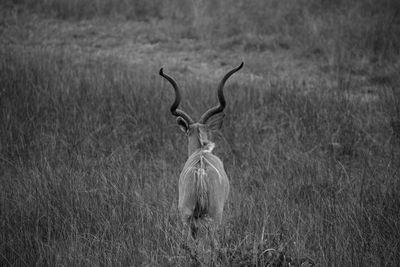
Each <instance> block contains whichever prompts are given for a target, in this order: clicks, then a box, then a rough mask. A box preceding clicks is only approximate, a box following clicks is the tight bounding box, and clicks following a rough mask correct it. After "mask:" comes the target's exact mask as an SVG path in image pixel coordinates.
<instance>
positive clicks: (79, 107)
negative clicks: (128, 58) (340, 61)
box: [0, 49, 400, 266]
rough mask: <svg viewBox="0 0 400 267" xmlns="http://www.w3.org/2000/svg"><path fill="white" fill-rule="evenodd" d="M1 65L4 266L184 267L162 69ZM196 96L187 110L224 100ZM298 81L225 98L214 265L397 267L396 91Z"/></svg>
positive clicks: (174, 141)
mask: <svg viewBox="0 0 400 267" xmlns="http://www.w3.org/2000/svg"><path fill="white" fill-rule="evenodd" d="M0 58H1V62H0V73H1V76H0V77H1V78H0V87H1V88H2V91H1V105H0V106H1V108H0V109H1V112H0V116H1V117H0V118H1V124H0V136H1V138H0V139H1V151H0V153H1V154H0V155H1V158H0V164H1V165H0V166H1V187H0V190H1V215H0V221H1V235H2V237H1V240H2V242H1V246H0V255H1V257H0V261H1V262H2V265H32V264H35V265H48V266H55V265H72V266H77V265H84V266H88V265H89V266H93V265H95V266H97V265H112V266H127V265H142V264H145V265H174V266H175V265H185V263H186V262H187V259H188V257H189V256H187V255H186V254H185V252H182V249H181V240H182V237H181V233H180V230H179V229H180V227H181V226H180V225H179V222H178V221H179V219H178V216H177V211H176V202H177V177H178V174H179V170H180V166H182V165H183V163H184V161H185V158H186V155H185V154H186V144H185V138H184V137H183V136H181V134H180V131H179V130H178V129H177V127H176V125H175V123H174V119H173V117H172V116H171V115H170V114H169V112H168V108H169V104H170V101H171V100H172V92H171V90H170V88H169V87H168V85H167V84H164V83H162V82H161V79H160V77H158V76H157V71H156V70H149V69H143V68H141V67H136V68H133V69H132V68H131V67H130V68H127V67H126V66H123V65H121V64H119V63H118V62H107V63H98V64H93V65H91V66H87V65H76V64H75V63H73V62H71V61H69V59H68V57H67V56H66V55H63V54H57V53H49V52H48V51H35V52H22V53H21V51H17V50H14V49H6V50H5V49H3V50H2V51H1V57H0ZM189 85H190V82H189ZM191 85H192V86H189V89H188V91H187V92H186V93H185V96H184V99H185V102H184V107H185V106H186V107H187V106H188V104H190V105H191V106H192V107H194V108H195V109H198V110H204V109H205V107H207V106H209V105H210V103H213V102H215V99H214V97H215V96H214V92H212V91H207V92H204V91H201V90H200V88H199V87H198V86H199V85H196V84H191ZM301 86H302V85H297V84H290V85H288V84H286V83H285V81H276V82H275V83H274V84H271V85H269V86H266V87H264V88H253V87H251V86H239V85H238V84H236V83H235V82H234V81H231V83H230V85H228V87H227V90H226V96H227V100H228V103H229V106H228V107H227V111H226V114H227V118H226V121H225V123H224V129H223V135H221V136H219V138H217V145H218V146H217V154H218V155H220V156H221V158H222V159H223V160H224V162H225V166H226V169H227V172H228V175H229V177H230V179H231V183H232V192H231V195H230V200H229V203H228V209H227V212H226V226H225V227H224V230H223V231H222V233H221V237H220V240H221V246H222V250H221V251H222V252H221V254H220V257H219V263H220V264H224V265H231V264H256V263H257V261H259V260H260V258H258V257H257V256H255V255H259V253H260V252H262V249H264V248H266V247H270V248H275V249H279V250H280V251H281V252H282V253H285V254H286V255H291V256H292V257H303V256H307V257H311V258H312V259H314V260H315V261H316V263H317V264H319V265H322V266H329V265H335V266H349V265H374V266H376V265H380V266H384V265H391V266H393V265H396V263H397V262H398V261H399V254H398V253H397V251H398V240H399V238H400V229H399V219H400V213H399V204H400V202H399V201H400V196H399V192H400V190H399V185H400V184H399V179H398V170H399V166H400V162H399V157H398V155H399V150H400V147H399V139H398V136H397V137H396V135H395V134H394V132H393V130H392V129H391V128H390V127H391V126H390V121H389V120H388V114H389V113H390V112H391V111H390V110H389V109H390V106H389V105H388V104H387V103H392V102H390V101H391V100H390V99H391V98H390V94H388V95H386V97H385V95H382V97H381V98H380V99H378V100H376V101H370V102H362V101H355V100H354V99H353V100H349V99H348V98H346V95H345V94H344V93H343V91H341V90H338V91H336V92H331V93H330V92H329V91H326V92H325V93H323V92H321V91H319V92H315V93H309V94H304V93H302V92H301V91H302V90H301V89H302V88H301ZM260 244H262V246H261V248H259V245H260ZM257 249H259V251H258V250H257Z"/></svg>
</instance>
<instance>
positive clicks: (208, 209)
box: [159, 62, 244, 239]
mask: <svg viewBox="0 0 400 267" xmlns="http://www.w3.org/2000/svg"><path fill="white" fill-rule="evenodd" d="M243 64H244V63H243V62H242V63H241V64H240V65H239V66H237V67H236V68H234V69H232V70H231V71H229V72H228V73H227V74H225V76H224V77H223V79H222V80H221V82H220V84H219V87H218V91H217V92H218V100H219V104H218V105H217V106H215V107H212V108H210V109H209V110H207V111H206V112H205V113H204V114H203V115H202V116H201V117H200V119H199V120H198V122H195V121H194V120H193V119H192V118H191V117H190V116H189V115H188V114H187V113H186V112H184V111H183V110H181V109H178V107H179V104H180V102H181V94H180V89H179V87H178V85H177V83H176V82H175V80H174V79H173V78H171V77H170V76H168V75H166V74H164V72H163V68H161V69H160V72H159V74H160V75H161V76H162V77H164V78H165V79H166V80H167V81H168V82H169V83H170V84H171V85H172V87H173V89H174V91H175V101H174V102H173V104H172V106H171V108H170V111H171V113H172V115H174V116H176V117H177V118H176V122H177V123H178V125H179V127H180V128H181V130H182V131H183V132H184V133H185V134H186V136H187V140H188V159H187V161H186V163H185V165H184V167H183V169H182V172H181V174H180V176H179V199H178V210H179V214H180V217H181V220H182V222H183V224H184V225H186V226H188V229H189V231H188V236H189V233H190V234H191V236H192V238H193V239H196V236H197V232H198V227H199V225H201V223H203V222H209V221H212V222H213V224H214V225H220V224H221V221H222V213H223V210H224V204H225V202H226V200H227V198H228V194H229V180H228V176H227V175H226V172H225V170H224V165H223V163H222V161H221V159H220V158H218V157H217V156H216V155H214V154H213V153H212V151H213V149H214V147H215V144H214V143H213V142H211V141H210V140H209V134H210V133H211V132H213V131H216V130H219V129H220V128H221V126H222V121H223V118H224V116H225V114H224V113H223V110H224V108H225V106H226V101H225V97H224V92H223V89H224V85H225V82H226V81H227V80H228V79H229V77H230V76H232V74H234V73H235V72H237V71H238V70H240V69H241V68H242V67H243Z"/></svg>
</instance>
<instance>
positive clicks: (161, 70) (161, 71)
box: [158, 68, 164, 76]
mask: <svg viewBox="0 0 400 267" xmlns="http://www.w3.org/2000/svg"><path fill="white" fill-rule="evenodd" d="M163 69H164V68H161V69H160V71H159V72H158V74H160V75H161V76H163V75H164V72H163Z"/></svg>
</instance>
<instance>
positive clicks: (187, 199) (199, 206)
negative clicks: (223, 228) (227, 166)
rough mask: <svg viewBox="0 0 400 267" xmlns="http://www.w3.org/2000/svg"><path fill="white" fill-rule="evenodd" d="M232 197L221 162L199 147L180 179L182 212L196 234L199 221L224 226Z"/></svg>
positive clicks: (184, 168)
mask: <svg viewBox="0 0 400 267" xmlns="http://www.w3.org/2000/svg"><path fill="white" fill-rule="evenodd" d="M228 194H229V180H228V176H227V175H226V172H225V170H224V166H223V163H222V161H221V160H220V159H219V158H218V157H217V156H215V155H214V154H212V153H211V152H209V151H207V150H205V149H204V148H200V149H198V150H196V151H195V152H194V153H193V154H192V155H190V157H189V159H188V160H187V161H186V164H185V166H184V167H183V170H182V172H181V175H180V177H179V204H178V208H179V212H180V214H181V218H182V220H183V222H184V223H189V224H190V225H191V231H192V235H195V233H196V222H199V221H206V220H207V219H209V218H211V219H213V220H214V222H216V223H218V224H219V223H221V220H222V213H223V210H224V204H225V202H226V200H227V198H228Z"/></svg>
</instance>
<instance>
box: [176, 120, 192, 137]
mask: <svg viewBox="0 0 400 267" xmlns="http://www.w3.org/2000/svg"><path fill="white" fill-rule="evenodd" d="M176 122H177V123H178V125H179V128H181V130H182V132H184V133H187V131H188V130H189V124H188V122H187V121H185V119H184V118H182V117H180V116H179V117H178V118H176Z"/></svg>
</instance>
